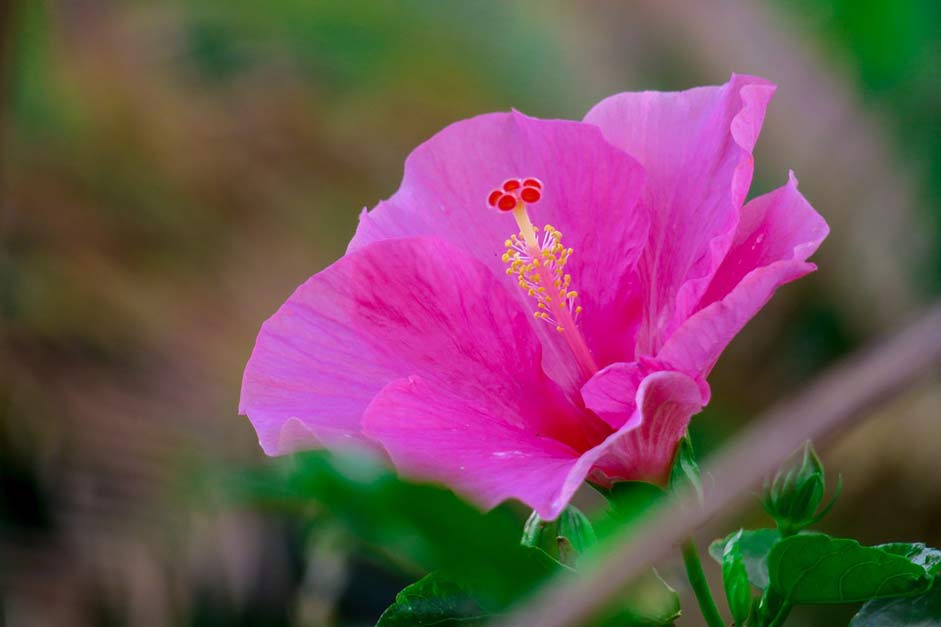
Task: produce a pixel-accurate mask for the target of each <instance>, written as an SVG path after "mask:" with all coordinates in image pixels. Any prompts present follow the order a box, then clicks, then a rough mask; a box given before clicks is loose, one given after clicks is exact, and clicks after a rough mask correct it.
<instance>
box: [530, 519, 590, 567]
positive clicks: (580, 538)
mask: <svg viewBox="0 0 941 627" xmlns="http://www.w3.org/2000/svg"><path fill="white" fill-rule="evenodd" d="M597 541H598V538H597V536H596V535H595V530H594V527H592V525H591V521H590V520H588V517H587V516H585V514H583V513H582V512H581V511H580V510H579V509H578V508H577V507H575V506H574V505H569V506H568V507H566V508H565V509H564V510H562V513H561V514H559V517H558V518H556V519H555V520H543V519H542V517H540V516H539V514H537V513H536V512H533V513H532V514H530V516H529V519H528V520H527V521H526V525H525V526H524V527H523V537H522V538H521V539H520V543H521V544H523V545H524V546H531V547H535V548H537V549H542V550H543V551H545V552H546V553H547V554H549V555H550V556H551V557H552V558H553V559H555V560H557V561H559V562H561V563H562V564H564V565H566V566H569V567H571V568H574V567H575V563H576V561H577V558H578V556H579V555H581V554H582V553H584V552H585V551H587V550H588V549H589V548H590V547H592V546H593V545H594V544H595V543H596V542H597Z"/></svg>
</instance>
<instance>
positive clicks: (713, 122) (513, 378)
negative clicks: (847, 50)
mask: <svg viewBox="0 0 941 627" xmlns="http://www.w3.org/2000/svg"><path fill="white" fill-rule="evenodd" d="M773 92H774V86H773V85H772V84H770V83H768V82H767V81H765V80H762V79H759V78H754V77H750V76H733V77H732V78H731V79H730V81H729V82H728V83H726V84H725V85H722V86H719V87H701V88H697V89H692V90H689V91H685V92H678V93H658V92H642V93H623V94H618V95H615V96H611V97H610V98H607V99H605V100H603V101H602V102H600V103H598V104H597V105H596V106H595V107H594V108H593V109H592V110H591V111H589V113H588V115H586V116H585V119H584V120H583V121H581V122H576V121H567V120H540V119H535V118H530V117H527V116H525V115H522V114H520V113H517V112H515V111H514V112H512V113H492V114H488V115H481V116H479V117H475V118H472V119H469V120H464V121H461V122H457V123H455V124H452V125H451V126H449V127H447V128H445V129H444V130H442V131H441V132H439V133H438V134H437V135H435V136H434V137H432V138H431V139H430V140H428V141H427V142H425V143H424V144H422V145H421V146H419V147H418V148H417V149H416V150H415V151H414V152H413V153H412V154H411V155H410V156H409V158H408V160H407V161H406V162H405V174H404V177H403V179H402V184H401V186H400V187H399V190H398V191H397V192H396V193H395V194H394V195H393V196H392V197H391V198H389V199H388V200H386V201H383V202H380V203H379V204H378V206H376V207H375V208H374V209H373V210H372V211H369V212H365V211H364V212H363V214H362V216H361V218H360V224H359V228H358V229H357V232H356V235H355V237H354V238H353V241H352V242H351V243H350V246H349V250H348V252H347V254H346V255H345V256H344V257H343V258H342V259H340V260H339V261H337V262H336V263H334V264H333V265H331V266H330V267H328V268H327V269H325V270H323V271H322V272H320V273H318V274H316V275H314V276H313V277H311V278H310V279H309V280H308V281H307V282H306V283H304V284H303V285H301V286H300V287H299V288H298V289H297V291H295V292H294V294H293V295H292V296H291V297H290V298H289V299H288V300H287V302H286V303H284V305H283V306H282V307H281V308H280V309H279V310H278V312H277V313H276V314H275V315H274V316H273V317H272V318H271V319H269V320H268V321H267V322H266V323H265V324H264V325H263V326H262V329H261V332H260V333H259V335H258V340H257V343H256V345H255V349H254V352H253V353H252V356H251V358H250V359H249V361H248V365H247V366H246V368H245V377H244V381H243V385H242V397H241V403H240V412H241V413H243V414H245V415H247V416H248V417H249V418H250V419H251V421H252V423H253V425H254V426H255V429H256V430H257V432H258V437H259V440H260V442H261V446H262V447H263V449H264V450H265V452H266V453H268V454H270V455H279V454H284V453H288V452H291V451H295V450H298V449H303V448H312V447H334V448H336V447H342V446H345V445H349V444H351V443H354V442H355V443H360V444H369V445H371V446H377V445H381V448H382V449H384V450H385V451H386V452H387V453H388V455H389V456H390V457H391V459H392V461H393V463H394V464H395V466H396V467H397V468H398V469H399V471H400V472H401V473H403V474H405V475H407V476H410V477H414V478H419V479H423V480H433V481H438V482H441V483H444V484H447V485H448V486H450V487H451V488H453V489H454V490H456V491H457V492H459V493H461V494H463V495H465V496H466V497H468V498H469V499H471V500H473V501H475V502H476V503H478V504H479V505H481V506H483V507H487V508H489V507H492V506H494V505H496V504H497V503H499V502H501V501H503V500H505V499H509V498H516V499H519V500H521V501H523V502H524V503H526V504H527V505H529V506H531V507H532V508H534V509H535V510H536V511H537V512H538V513H539V514H540V515H541V516H542V517H543V518H546V519H551V518H554V517H555V516H557V515H558V513H559V512H560V511H561V510H562V509H563V508H564V507H565V506H566V504H567V503H568V501H569V499H570V498H571V496H572V494H573V493H574V492H575V490H576V489H577V488H578V487H579V485H580V484H581V483H582V482H583V481H585V480H586V479H587V480H590V481H593V482H596V483H599V484H602V485H609V484H610V483H611V482H614V481H618V480H636V479H642V480H649V481H655V482H659V481H662V480H663V478H664V477H665V475H666V473H667V472H668V470H669V466H670V463H671V460H672V457H673V455H674V451H675V448H676V444H677V442H678V440H679V439H680V438H681V437H682V436H683V434H684V432H685V431H686V427H687V425H688V423H689V420H690V418H691V416H693V415H694V414H695V413H697V412H698V411H699V410H700V409H701V408H702V407H703V405H705V404H706V403H707V402H708V399H709V387H708V385H707V384H706V376H707V375H708V373H709V371H710V370H711V368H712V367H713V365H714V364H715V362H716V359H717V358H718V357H719V354H720V353H721V352H722V350H723V349H724V348H725V346H726V345H727V344H728V343H729V341H730V340H731V339H732V338H733V337H734V336H735V334H736V333H737V332H738V331H739V330H740V329H741V328H742V326H743V325H744V324H745V323H746V322H747V321H748V320H749V319H750V318H751V317H752V316H753V315H754V314H755V313H756V312H757V311H758V310H759V309H760V308H761V307H762V306H763V305H764V304H765V302H767V301H768V299H769V298H770V297H771V296H772V294H773V292H774V290H775V289H776V288H777V287H778V286H780V285H782V284H784V283H786V282H789V281H792V280H794V279H797V278H798V277H800V276H802V275H804V274H806V273H808V272H811V271H812V270H814V269H815V266H814V265H813V264H812V263H809V262H807V258H808V257H809V256H810V255H811V254H812V253H813V252H814V251H815V250H816V249H817V247H818V246H819V245H820V242H821V241H822V240H823V239H824V238H825V237H826V235H827V231H828V229H827V225H826V223H825V222H824V220H823V219H822V218H821V217H820V216H819V215H818V214H817V213H816V212H815V211H814V209H813V208H812V207H811V206H810V204H808V202H807V201H806V200H805V199H804V198H803V196H801V194H800V192H798V190H797V181H796V179H795V178H794V177H793V175H792V176H790V177H789V180H788V182H787V184H786V185H784V186H783V187H781V188H779V189H777V190H775V191H773V192H771V193H769V194H766V195H764V196H760V197H758V198H756V199H754V200H752V201H750V202H748V203H747V204H746V203H745V196H746V194H747V192H748V188H749V185H750V183H751V178H752V170H753V157H752V154H751V151H752V148H753V146H754V144H755V141H756V140H757V138H758V133H759V131H760V128H761V124H762V121H763V119H764V115H765V109H766V107H767V105H768V102H769V100H770V99H771V96H772V94H773ZM508 238H509V239H508Z"/></svg>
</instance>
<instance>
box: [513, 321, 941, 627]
mask: <svg viewBox="0 0 941 627" xmlns="http://www.w3.org/2000/svg"><path fill="white" fill-rule="evenodd" d="M938 366H941V305H936V306H935V307H933V308H932V309H931V310H929V311H928V312H927V314H925V315H924V316H923V317H921V318H920V319H919V320H917V321H916V322H915V323H913V324H912V325H910V326H909V327H907V328H905V329H904V330H902V331H901V332H899V333H898V334H897V335H895V336H893V337H890V338H888V339H887V340H885V341H883V342H881V343H879V344H878V345H877V346H875V347H874V348H873V349H871V350H868V351H865V352H863V353H862V354H859V355H855V356H853V357H851V358H850V359H848V360H846V361H845V362H843V363H842V364H840V365H839V366H837V367H835V368H833V369H832V370H830V371H828V372H827V373H825V374H824V375H823V376H822V377H820V378H819V379H818V380H817V381H816V382H815V383H813V384H812V385H811V386H810V387H809V388H808V389H807V391H806V392H805V393H803V394H802V395H800V396H798V397H797V398H795V399H793V400H791V401H788V402H785V403H782V404H780V405H779V406H777V407H775V408H773V409H772V410H770V411H769V412H767V413H766V414H765V416H764V417H763V418H762V419H761V420H760V421H758V422H757V423H755V424H754V425H753V426H752V427H750V428H749V429H748V430H747V431H746V432H745V433H743V434H742V436H741V437H739V438H737V439H736V440H735V441H734V442H733V443H732V444H730V445H729V446H727V447H726V448H725V449H724V450H723V451H722V452H720V454H718V455H716V456H715V457H714V458H713V459H711V460H710V463H709V464H708V465H707V466H706V468H705V471H706V472H708V473H710V474H711V475H712V476H713V477H714V479H715V480H714V481H710V482H707V483H708V485H707V486H706V493H705V499H704V502H703V506H702V507H701V508H700V507H697V506H696V500H695V497H694V495H692V494H682V495H679V496H678V497H677V498H676V499H673V500H671V501H669V502H667V503H665V504H664V505H662V506H661V507H659V508H657V509H656V510H655V511H654V512H652V513H651V514H650V515H649V516H648V517H647V518H646V519H645V521H644V522H643V523H642V524H641V525H640V526H636V527H634V528H632V529H631V530H627V531H625V532H623V535H622V536H621V537H619V538H617V539H615V541H613V542H611V543H609V544H608V545H607V546H608V549H609V550H608V551H607V552H605V554H604V555H597V554H596V557H595V559H594V560H593V561H588V562H587V563H586V564H585V567H584V569H581V570H582V572H581V573H580V576H579V577H578V578H577V579H567V580H565V581H562V580H557V581H553V582H550V583H549V584H548V585H547V586H545V587H544V588H543V589H542V590H541V591H540V592H539V593H538V594H537V595H536V596H535V597H534V598H533V599H531V600H529V601H528V602H526V603H525V604H524V605H523V606H521V607H520V608H519V610H518V611H516V612H514V613H513V614H512V615H511V616H510V617H509V618H508V619H507V620H506V621H504V622H501V623H500V624H502V625H514V626H519V627H524V626H526V625H540V626H541V627H556V626H557V627H561V626H563V625H577V624H582V623H583V622H584V621H586V620H588V619H589V618H591V617H592V616H594V615H595V614H596V613H597V612H598V611H600V610H602V609H604V608H605V607H606V605H607V604H608V602H609V601H611V600H612V599H614V598H615V597H616V596H617V595H618V594H619V593H621V592H622V591H623V590H624V586H625V585H626V584H628V583H629V582H631V581H632V580H633V579H635V578H636V577H638V576H639V575H641V574H642V573H644V572H645V571H646V570H647V569H648V568H650V566H651V565H653V564H655V563H657V562H659V561H661V560H663V559H664V558H666V557H668V556H669V555H671V554H672V553H673V552H674V551H676V550H677V547H678V546H679V544H680V543H681V542H682V541H683V539H685V538H687V537H689V536H690V535H692V534H693V533H694V532H695V531H696V529H697V528H698V527H700V526H701V525H703V524H704V523H705V522H706V521H708V520H709V519H710V518H712V517H713V516H716V515H717V514H719V513H721V512H723V511H725V510H727V509H729V508H731V507H734V506H736V505H738V504H740V503H741V502H742V501H743V500H744V499H745V498H747V497H748V495H749V493H750V492H751V491H752V490H753V489H754V488H755V487H756V486H757V485H758V484H759V483H760V482H761V480H762V479H763V478H764V477H766V476H768V475H770V474H771V473H773V472H774V471H775V470H776V469H777V468H778V467H779V466H780V465H781V464H782V463H783V462H784V461H785V460H786V459H787V458H788V457H789V456H790V455H791V454H792V453H793V452H794V450H795V449H797V448H798V447H799V446H801V444H803V442H804V441H806V440H808V439H810V440H815V441H818V442H819V441H820V440H823V439H826V438H828V437H830V436H832V435H834V434H837V433H839V432H841V431H842V430H844V429H846V428H847V427H850V426H852V425H853V424H854V423H855V422H857V421H859V420H860V419H862V418H864V417H866V415H868V413H869V411H868V410H871V409H872V408H873V407H874V406H876V405H878V404H879V403H881V402H883V401H885V400H887V399H889V398H891V397H893V396H894V395H897V394H898V393H899V392H901V391H903V390H904V389H906V388H908V387H909V386H911V385H912V384H913V383H915V382H916V381H918V380H919V379H920V378H921V377H922V376H923V375H925V374H926V373H929V372H931V371H932V370H934V369H936V368H937V367H938Z"/></svg>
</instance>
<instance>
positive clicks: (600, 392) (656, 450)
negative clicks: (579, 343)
mask: <svg viewBox="0 0 941 627" xmlns="http://www.w3.org/2000/svg"><path fill="white" fill-rule="evenodd" d="M648 367H649V365H644V364H636V363H620V364H612V365H610V366H608V367H607V368H605V369H604V370H602V371H600V372H598V373H597V374H596V375H595V376H594V377H593V378H592V379H591V381H589V382H588V383H587V384H586V385H585V387H584V388H582V396H583V397H584V399H585V405H586V406H587V407H588V408H589V409H591V410H593V411H595V412H598V413H599V415H600V416H601V417H602V418H604V419H605V420H606V421H608V422H609V423H610V424H615V423H617V422H620V423H621V427H620V428H619V429H618V431H617V432H616V433H614V434H612V435H610V436H608V438H607V440H606V441H605V442H604V443H603V444H601V445H600V446H598V447H596V448H595V449H592V451H590V452H589V454H591V455H594V456H595V460H594V462H593V463H594V470H595V471H596V472H595V474H594V475H592V478H593V479H595V480H602V479H603V480H605V481H607V482H610V481H618V480H623V481H635V480H642V481H651V482H653V483H660V484H662V483H663V481H664V480H665V478H666V476H667V475H668V474H669V470H670V465H671V464H672V461H673V456H674V453H675V451H676V444H677V442H679V441H680V438H682V437H683V434H685V433H686V427H687V426H688V425H689V421H690V418H692V416H693V415H694V414H696V413H698V412H699V411H700V410H701V409H702V407H703V405H704V404H705V403H706V402H707V401H708V386H706V384H705V381H703V380H701V379H700V380H698V381H697V380H694V379H693V378H691V377H689V376H687V375H685V374H683V373H681V372H676V371H657V372H652V373H649V374H644V371H645V370H646V369H647V368H648ZM617 416H621V418H617ZM599 474H600V477H599Z"/></svg>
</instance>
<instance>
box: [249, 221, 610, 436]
mask: <svg viewBox="0 0 941 627" xmlns="http://www.w3.org/2000/svg"><path fill="white" fill-rule="evenodd" d="M529 318H530V316H528V315H527V314H526V313H525V312H524V311H523V310H522V309H520V307H519V306H518V304H517V303H516V302H515V301H514V300H513V299H512V298H511V297H510V296H509V295H508V294H507V292H506V290H505V289H504V287H503V286H502V285H501V284H500V283H499V282H498V280H497V278H496V277H495V276H494V275H493V274H492V273H491V272H490V271H489V270H488V269H487V268H485V267H484V266H483V265H482V264H480V263H479V262H477V261H475V260H474V259H472V258H470V257H469V256H468V255H467V254H465V253H463V252H461V251H460V250H458V249H457V248H455V247H454V246H451V245H450V244H448V243H446V242H443V241H441V240H434V239H430V238H411V239H404V240H389V241H385V242H379V243H376V244H373V245H370V246H367V247H365V248H363V249H362V250H360V251H358V252H355V253H351V254H349V255H347V256H345V257H343V258H342V259H340V260H339V261H337V262H336V263H335V264H333V265H332V266H330V267H329V268H327V269H325V270H324V271H322V272H320V273H319V274H317V275H315V276H313V277H311V278H310V279H309V280H308V281H307V282H306V283H304V284H303V285H302V286H300V287H299V288H298V289H297V291H295V292H294V294H293V295H292V296H291V297H290V298H289V299H288V301H287V302H286V303H285V304H284V305H283V306H282V307H281V308H280V309H279V310H278V312H277V313H276V314H275V315H274V316H273V317H272V318H271V319H269V320H268V321H267V322H266V323H265V324H264V325H263V326H262V329H261V332H260V333H259V336H258V340H257V342H256V345H255V349H254V351H253V352H252V356H251V358H250V359H249V362H248V365H247V366H246V368H245V375H244V379H243V384H242V398H241V402H240V412H241V413H243V414H247V415H248V416H249V418H250V419H251V421H252V423H253V425H254V426H255V429H256V431H257V432H258V436H259V440H260V442H261V445H262V448H263V449H264V450H265V452H266V453H268V454H270V455H275V454H283V453H287V452H290V451H292V450H296V449H297V448H299V447H310V446H316V445H318V444H322V445H324V446H337V445H338V444H343V443H347V444H348V443H350V441H351V440H354V441H355V440H362V439H363V436H362V435H361V433H360V419H361V416H362V414H363V412H364V411H365V409H366V406H367V405H368V404H369V402H370V401H371V400H372V399H373V397H375V395H376V394H377V393H378V392H379V391H380V390H381V389H382V388H383V387H384V386H385V385H386V384H388V383H390V382H391V381H394V380H397V379H400V378H402V377H407V376H409V375H420V376H422V377H423V378H425V379H426V380H427V381H429V383H431V384H434V385H436V386H439V387H441V388H443V389H448V390H449V391H450V392H452V393H455V394H457V393H459V394H460V395H463V396H464V397H467V398H474V397H477V396H489V397H491V399H492V407H493V408H494V411H497V410H499V411H498V413H497V414H495V415H497V416H499V417H500V418H501V419H502V420H504V421H505V422H507V423H508V424H512V425H514V426H516V427H518V428H525V429H529V430H531V431H533V432H536V433H542V434H545V435H548V436H551V437H556V438H558V439H560V440H562V441H564V442H570V443H573V445H575V446H587V444H586V442H587V440H586V439H585V438H587V437H588V436H587V435H585V433H584V431H585V429H588V428H592V425H591V424H590V421H588V422H586V421H585V420H584V417H583V415H582V413H581V412H577V411H576V410H575V409H574V408H571V407H568V406H567V405H566V404H565V403H563V402H562V401H561V400H560V397H561V396H562V394H561V391H560V390H559V389H558V388H557V387H556V386H555V384H553V383H552V382H551V381H550V380H549V379H548V378H547V377H546V376H545V374H544V373H543V372H542V371H541V370H540V367H539V362H540V346H539V343H538V339H537V338H536V337H535V335H534V334H533V333H532V330H531V327H530V326H529ZM594 426H595V427H597V425H594ZM591 437H597V435H596V434H595V433H592V435H591Z"/></svg>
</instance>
